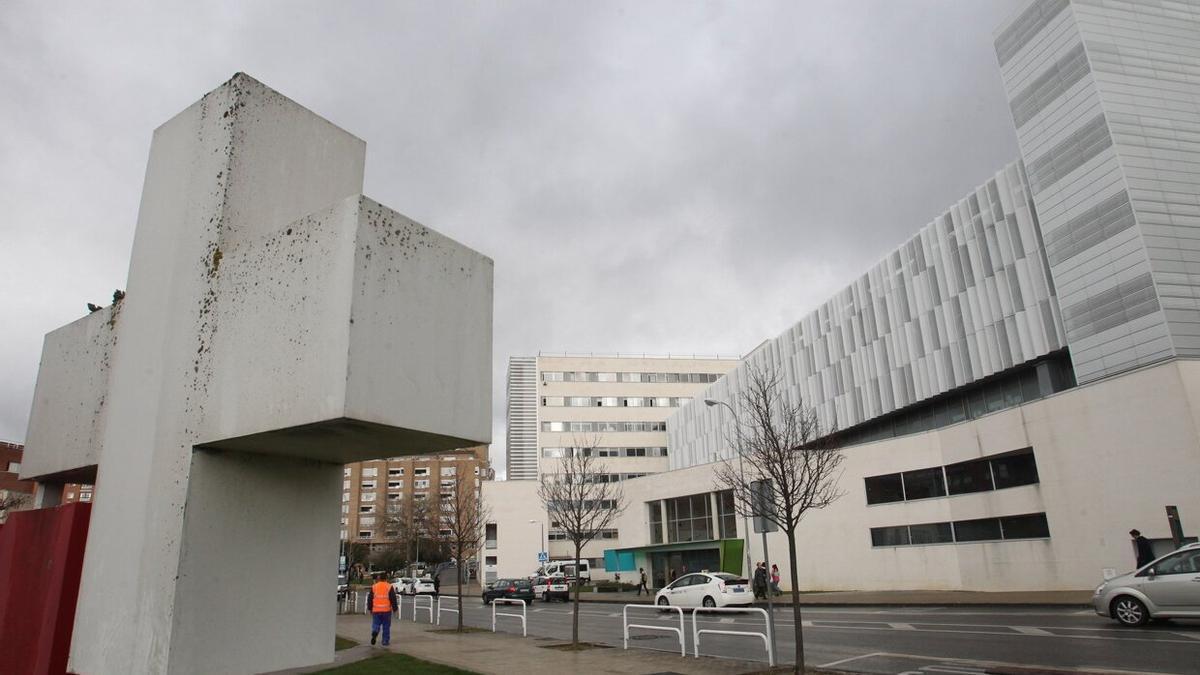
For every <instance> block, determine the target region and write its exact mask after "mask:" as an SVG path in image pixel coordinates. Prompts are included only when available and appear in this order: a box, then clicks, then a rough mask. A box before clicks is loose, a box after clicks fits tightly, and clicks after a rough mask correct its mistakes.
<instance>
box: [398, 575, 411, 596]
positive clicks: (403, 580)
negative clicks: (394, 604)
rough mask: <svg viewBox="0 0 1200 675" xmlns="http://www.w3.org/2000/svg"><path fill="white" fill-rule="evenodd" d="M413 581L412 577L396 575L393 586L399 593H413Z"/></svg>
mask: <svg viewBox="0 0 1200 675" xmlns="http://www.w3.org/2000/svg"><path fill="white" fill-rule="evenodd" d="M413 581H415V579H413V578H412V577H396V578H395V579H392V588H394V589H396V594H397V595H412V582H413Z"/></svg>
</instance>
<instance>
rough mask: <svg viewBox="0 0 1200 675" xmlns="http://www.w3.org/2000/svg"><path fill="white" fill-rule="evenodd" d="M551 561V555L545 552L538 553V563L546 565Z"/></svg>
mask: <svg viewBox="0 0 1200 675" xmlns="http://www.w3.org/2000/svg"><path fill="white" fill-rule="evenodd" d="M549 561H550V554H549V553H546V552H545V551H538V562H540V563H544V562H549Z"/></svg>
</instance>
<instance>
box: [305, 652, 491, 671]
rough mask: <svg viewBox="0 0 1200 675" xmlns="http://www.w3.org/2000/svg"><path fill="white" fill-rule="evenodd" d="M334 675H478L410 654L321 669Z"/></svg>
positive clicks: (386, 655)
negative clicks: (398, 674) (402, 674)
mask: <svg viewBox="0 0 1200 675" xmlns="http://www.w3.org/2000/svg"><path fill="white" fill-rule="evenodd" d="M319 672H320V673H333V674H334V675H395V673H405V674H406V675H477V674H476V673H474V672H473V671H470V670H461V669H459V668H452V667H450V666H443V665H440V664H437V663H430V662H428V661H422V660H421V659H417V658H413V657H411V656H409V655H408V654H385V655H382V656H373V657H371V658H369V659H365V660H363V661H356V662H354V663H348V664H346V665H344V666H338V667H337V668H330V669H329V670H322V671H319Z"/></svg>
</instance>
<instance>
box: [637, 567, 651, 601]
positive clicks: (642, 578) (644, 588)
mask: <svg viewBox="0 0 1200 675" xmlns="http://www.w3.org/2000/svg"><path fill="white" fill-rule="evenodd" d="M638 575H639V577H640V581H639V582H638V592H637V594H638V596H639V597H641V595H642V591H646V595H650V588H649V587H647V586H646V570H645V569H644V568H641V567H639V568H638Z"/></svg>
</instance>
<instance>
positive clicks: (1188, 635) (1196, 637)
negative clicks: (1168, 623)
mask: <svg viewBox="0 0 1200 675" xmlns="http://www.w3.org/2000/svg"><path fill="white" fill-rule="evenodd" d="M1172 635H1182V636H1183V637H1185V638H1191V639H1193V640H1200V633H1180V632H1175V633H1172Z"/></svg>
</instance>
